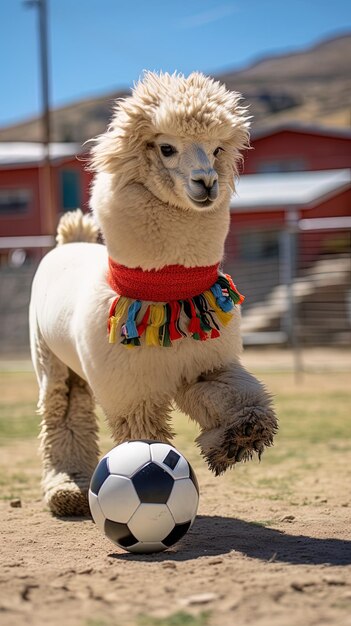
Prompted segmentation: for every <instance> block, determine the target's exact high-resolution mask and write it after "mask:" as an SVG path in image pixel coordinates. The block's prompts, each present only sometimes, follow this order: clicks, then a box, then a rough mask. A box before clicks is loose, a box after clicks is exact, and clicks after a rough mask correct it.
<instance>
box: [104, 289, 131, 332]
mask: <svg viewBox="0 0 351 626" xmlns="http://www.w3.org/2000/svg"><path fill="white" fill-rule="evenodd" d="M129 304H130V299H129V298H125V297H123V296H122V297H121V298H120V299H119V300H118V302H117V306H116V309H115V314H114V315H112V316H111V317H110V334H109V338H108V341H109V343H116V330H117V326H118V324H119V322H120V321H121V319H122V317H123V316H124V315H125V313H126V311H127V309H128V307H129Z"/></svg>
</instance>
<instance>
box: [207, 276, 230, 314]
mask: <svg viewBox="0 0 351 626" xmlns="http://www.w3.org/2000/svg"><path fill="white" fill-rule="evenodd" d="M211 291H212V293H213V295H214V297H215V298H216V303H217V305H218V306H219V308H220V309H222V311H225V312H226V313H227V312H229V311H231V310H232V309H233V306H234V305H233V301H232V299H231V298H230V297H229V296H224V295H223V291H222V288H221V286H220V285H219V284H218V283H215V284H214V285H212V287H211Z"/></svg>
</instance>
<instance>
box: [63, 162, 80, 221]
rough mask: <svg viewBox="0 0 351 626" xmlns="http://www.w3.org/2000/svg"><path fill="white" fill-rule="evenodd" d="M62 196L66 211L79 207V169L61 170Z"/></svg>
mask: <svg viewBox="0 0 351 626" xmlns="http://www.w3.org/2000/svg"><path fill="white" fill-rule="evenodd" d="M61 198H62V209H63V210H64V211H70V210H72V209H77V208H78V207H79V206H80V200H81V188H80V172H79V171H78V170H63V171H62V172H61Z"/></svg>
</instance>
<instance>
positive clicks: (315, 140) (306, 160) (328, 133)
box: [244, 124, 351, 174]
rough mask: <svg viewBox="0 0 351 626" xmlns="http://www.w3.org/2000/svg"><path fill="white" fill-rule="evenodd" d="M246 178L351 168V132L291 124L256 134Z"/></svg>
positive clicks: (247, 162) (248, 155)
mask: <svg viewBox="0 0 351 626" xmlns="http://www.w3.org/2000/svg"><path fill="white" fill-rule="evenodd" d="M251 146H252V148H253V149H252V150H250V151H249V152H248V153H247V155H246V159H245V168H244V173H245V174H256V173H257V174H258V173H261V174H264V173H268V172H270V173H273V172H300V171H306V170H308V171H310V170H316V171H319V170H331V169H342V168H345V167H351V130H349V129H338V128H330V129H328V128H323V127H313V126H302V125H298V124H291V125H286V126H281V127H280V126H277V127H275V128H271V129H269V128H267V129H264V130H262V131H256V132H253V134H252V137H251Z"/></svg>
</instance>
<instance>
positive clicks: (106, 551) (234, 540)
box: [0, 444, 351, 626]
mask: <svg viewBox="0 0 351 626" xmlns="http://www.w3.org/2000/svg"><path fill="white" fill-rule="evenodd" d="M31 447H32V446H30V445H25V444H23V447H22V450H21V448H20V447H16V451H14V450H13V449H12V450H9V451H8V462H9V463H13V462H14V457H16V456H17V455H21V460H22V461H23V459H24V458H25V456H26V455H27V454H31V453H33V454H35V451H34V450H31ZM198 475H199V479H200V483H201V488H202V497H201V506H200V511H199V513H200V515H199V517H198V519H197V521H196V523H195V525H194V527H193V530H192V531H191V532H189V533H188V535H187V536H186V537H185V538H184V540H183V541H182V542H181V543H179V544H178V545H177V546H175V547H174V548H173V549H171V550H169V551H168V552H165V553H163V554H159V555H154V556H132V555H129V554H127V553H124V552H123V551H121V550H119V549H116V548H115V547H114V546H113V544H111V543H110V542H109V541H108V540H107V539H105V538H104V537H103V536H101V535H100V534H99V532H98V531H97V529H96V527H95V526H94V525H93V524H92V522H91V521H90V520H72V519H65V520H58V519H55V518H53V517H52V516H51V515H50V514H49V513H48V512H47V511H46V510H45V509H44V507H43V504H42V502H41V499H40V496H39V494H37V495H38V497H37V498H35V499H33V500H32V499H30V500H28V501H24V502H23V503H22V507H21V508H12V507H11V505H10V502H9V501H5V502H2V503H1V519H2V524H1V526H2V530H3V535H2V536H3V540H2V548H1V561H2V567H1V575H0V618H1V619H0V621H1V624H2V626H20V625H21V624H27V625H33V626H38V625H41V624H47V625H48V626H49V625H55V626H57V625H58V624H60V623H61V621H62V618H63V617H64V621H65V626H71V625H72V626H73V625H74V626H76V625H77V624H79V625H80V624H82V625H83V624H84V625H85V624H87V625H89V624H94V623H96V624H100V623H102V624H105V623H106V624H134V618H136V617H137V616H138V615H140V614H148V615H152V616H158V617H160V616H167V615H169V614H172V613H175V612H177V611H179V610H181V609H183V610H184V609H186V610H187V612H190V613H195V614H196V613H198V612H201V611H203V610H204V609H206V610H209V611H210V612H211V616H212V617H211V618H210V624H213V625H216V626H217V625H218V626H227V625H228V626H230V625H232V624H234V623H235V624H237V625H239V624H255V625H256V626H268V625H272V626H274V625H277V626H278V625H279V626H285V625H289V626H291V625H292V624H304V625H307V624H308V625H312V624H316V625H317V624H318V625H321V624H333V625H334V624H335V626H336V625H340V626H341V625H346V624H351V568H350V564H351V541H350V540H349V539H348V538H350V521H351V520H350V515H349V513H350V508H349V507H351V501H350V482H349V481H350V473H349V472H348V474H347V475H345V476H343V462H342V460H341V459H340V465H339V467H338V468H335V467H334V468H333V472H332V473H331V474H330V473H329V472H323V473H319V474H318V475H316V474H314V476H313V480H312V479H311V477H307V479H306V481H305V483H304V484H301V485H300V489H299V502H302V503H303V501H304V498H306V497H308V500H309V499H310V495H311V483H312V484H314V486H315V489H314V492H315V494H314V499H315V502H313V503H312V504H306V505H302V506H296V504H295V505H293V504H290V505H289V504H288V503H284V505H282V504H281V503H280V502H277V503H274V501H273V504H272V500H270V499H267V500H266V499H264V498H263V499H260V500H258V501H255V500H254V499H253V498H251V497H250V494H249V495H248V497H247V498H245V499H243V498H242V494H241V493H235V489H233V483H232V481H231V480H229V479H227V478H224V479H222V482H221V489H220V490H218V481H216V479H215V478H212V477H211V476H210V475H209V474H208V472H207V470H206V469H205V468H203V470H201V471H198ZM251 495H252V494H251ZM346 513H347V515H345V514H346ZM258 519H259V520H263V521H262V522H260V523H259V524H257V520H258ZM267 520H271V521H270V522H269V523H270V526H268V525H267ZM63 609H64V610H63ZM101 619H103V622H101V621H100V622H99V620H101ZM89 620H90V621H89ZM91 620H93V621H91ZM94 620H96V622H95V621H94Z"/></svg>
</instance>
